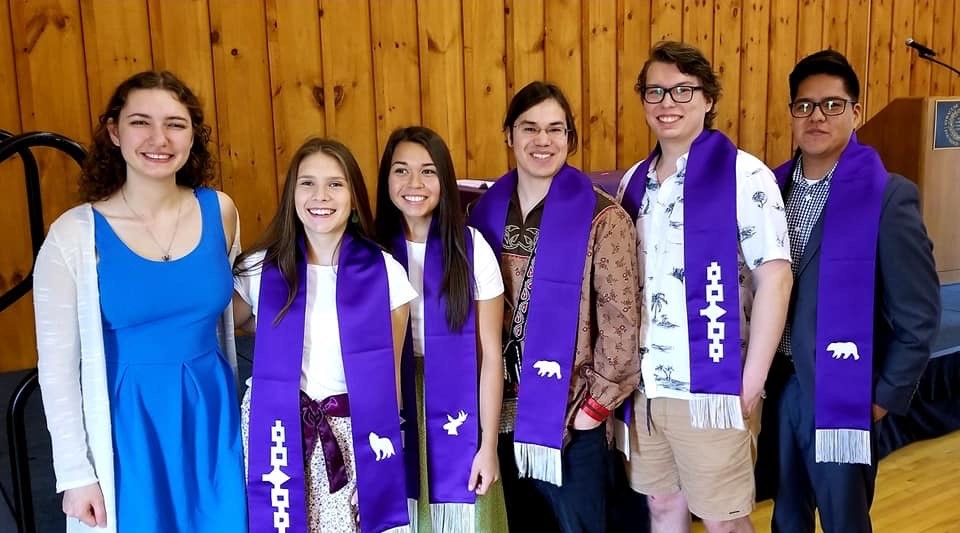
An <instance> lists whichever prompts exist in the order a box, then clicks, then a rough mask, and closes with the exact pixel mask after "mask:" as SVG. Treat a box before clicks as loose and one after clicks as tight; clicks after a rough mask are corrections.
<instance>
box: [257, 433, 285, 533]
mask: <svg viewBox="0 0 960 533" xmlns="http://www.w3.org/2000/svg"><path fill="white" fill-rule="evenodd" d="M271 429H272V430H273V431H271V434H270V437H271V441H272V442H273V446H271V447H270V466H272V467H273V470H271V471H270V472H267V473H266V474H263V475H262V476H260V479H262V480H263V481H265V482H267V483H269V484H271V485H273V488H271V489H270V503H271V504H272V505H273V508H274V511H273V527H274V528H276V530H277V531H278V532H279V533H286V531H287V528H289V527H290V513H288V512H287V509H290V491H289V490H288V489H285V488H282V485H283V484H284V483H286V482H287V480H289V479H290V476H288V475H287V474H286V473H285V472H284V471H283V470H281V467H284V466H287V446H286V442H287V438H286V431H285V430H284V427H283V422H281V421H280V420H275V421H274V423H273V427H272V428H271Z"/></svg>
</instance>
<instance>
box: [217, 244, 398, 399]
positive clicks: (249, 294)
mask: <svg viewBox="0 0 960 533" xmlns="http://www.w3.org/2000/svg"><path fill="white" fill-rule="evenodd" d="M265 254H266V252H258V253H255V254H253V255H251V256H250V257H248V258H247V259H246V260H244V265H256V264H258V263H260V262H261V261H262V260H263V256H264V255H265ZM383 258H384V261H386V265H387V283H388V285H389V287H390V309H391V310H393V309H396V308H398V307H400V306H401V305H404V304H406V303H407V302H409V301H410V300H412V299H413V298H415V297H416V296H417V293H416V292H415V291H414V290H413V287H411V286H410V282H409V281H407V273H406V272H404V270H403V267H402V266H400V263H397V261H396V260H395V259H394V258H393V257H392V256H390V255H389V254H387V253H386V252H383ZM233 287H234V289H235V290H236V291H237V294H239V295H240V297H241V298H243V301H245V302H247V303H248V304H250V307H252V308H253V315H254V317H256V316H257V315H258V313H257V311H258V308H259V303H260V268H259V266H258V267H256V268H254V269H252V270H250V271H249V272H248V273H247V274H244V275H241V276H235V277H234V280H233ZM266 318H268V319H269V320H273V317H266ZM247 384H248V385H249V384H250V381H249V380H248V381H247ZM300 388H301V389H302V390H303V391H304V392H306V393H307V395H308V396H310V397H311V398H313V399H315V400H322V399H324V398H326V397H327V396H333V395H336V394H343V393H345V392H347V380H346V376H345V375H344V373H343V355H342V352H341V351H340V326H339V323H338V321H337V273H336V267H333V266H320V265H307V306H306V325H305V327H304V329H303V363H302V364H301V366H300Z"/></svg>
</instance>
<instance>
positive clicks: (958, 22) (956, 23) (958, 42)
mask: <svg viewBox="0 0 960 533" xmlns="http://www.w3.org/2000/svg"><path fill="white" fill-rule="evenodd" d="M951 48H953V60H952V61H951V62H950V64H951V65H953V67H954V68H960V67H958V66H957V65H960V6H957V5H956V3H954V6H953V46H952V47H951ZM951 74H952V73H951ZM952 79H953V81H952V82H951V87H952V89H951V90H950V95H951V96H960V76H953V77H952Z"/></svg>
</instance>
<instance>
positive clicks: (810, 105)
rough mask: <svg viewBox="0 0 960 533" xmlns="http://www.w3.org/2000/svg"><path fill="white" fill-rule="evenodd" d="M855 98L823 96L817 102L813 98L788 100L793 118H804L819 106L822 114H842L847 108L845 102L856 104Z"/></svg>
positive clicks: (831, 115)
mask: <svg viewBox="0 0 960 533" xmlns="http://www.w3.org/2000/svg"><path fill="white" fill-rule="evenodd" d="M856 103H857V101H856V100H847V99H845V98H824V99H823V100H820V101H819V102H814V101H813V100H807V99H802V100H797V101H795V102H790V104H789V105H790V114H791V115H793V117H794V118H806V117H809V116H810V115H812V114H813V110H814V109H816V108H818V107H819V108H820V111H821V112H823V114H824V115H827V116H829V117H833V116H837V115H842V114H843V112H844V111H846V110H847V104H856Z"/></svg>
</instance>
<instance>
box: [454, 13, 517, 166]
mask: <svg viewBox="0 0 960 533" xmlns="http://www.w3.org/2000/svg"><path fill="white" fill-rule="evenodd" d="M505 19H506V17H505V14H504V5H503V0H496V1H494V0H463V67H464V68H463V70H464V95H465V96H464V98H465V99H466V119H465V120H466V147H467V166H466V168H460V169H459V171H460V172H461V173H462V175H463V176H464V177H470V178H483V177H494V176H500V175H501V174H503V173H504V172H505V171H506V170H507V148H506V146H505V145H504V137H503V132H502V131H501V128H500V125H501V122H502V121H503V116H504V114H505V113H506V106H507V66H506V63H505V58H506V54H507V50H506V37H505V27H504V21H505Z"/></svg>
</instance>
